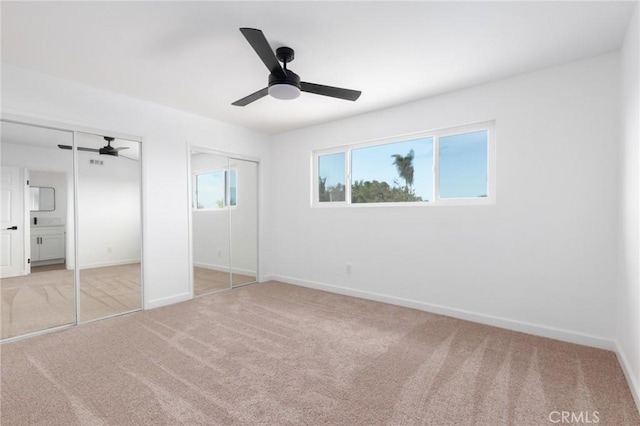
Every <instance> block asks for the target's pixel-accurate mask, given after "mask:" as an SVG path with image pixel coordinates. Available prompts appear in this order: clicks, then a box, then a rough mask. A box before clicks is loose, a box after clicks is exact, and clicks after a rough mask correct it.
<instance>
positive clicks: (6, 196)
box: [0, 167, 26, 278]
mask: <svg viewBox="0 0 640 426" xmlns="http://www.w3.org/2000/svg"><path fill="white" fill-rule="evenodd" d="M1 170H2V172H1V175H2V178H1V179H2V198H1V204H0V210H1V211H0V216H1V222H0V229H1V230H2V233H1V237H0V241H1V242H0V278H8V277H15V276H18V275H23V274H25V268H24V267H25V264H26V262H25V259H26V257H25V247H24V191H25V186H26V182H25V181H24V179H23V178H22V172H21V170H20V169H19V168H17V167H2V168H1Z"/></svg>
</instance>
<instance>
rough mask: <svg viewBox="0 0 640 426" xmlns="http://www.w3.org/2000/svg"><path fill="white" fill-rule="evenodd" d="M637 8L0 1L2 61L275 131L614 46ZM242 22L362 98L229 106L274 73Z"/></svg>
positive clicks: (300, 68) (306, 71)
mask: <svg viewBox="0 0 640 426" xmlns="http://www.w3.org/2000/svg"><path fill="white" fill-rule="evenodd" d="M636 4H637V2H635V1H622V2H615V1H606V2H519V1H517V2H516V1H512V2H478V1H475V2H447V3H445V2H359V1H355V2H331V3H329V2H321V1H314V2H270V1H260V2H43V3H35V2H7V1H2V3H1V7H2V9H1V13H2V45H1V48H2V61H3V62H6V63H11V64H14V65H17V66H21V67H24V68H30V69H34V70H37V71H41V72H43V73H47V74H52V75H55V76H59V77H63V78H66V79H69V80H75V81H78V82H81V83H85V84H87V85H91V86H95V87H99V88H103V89H106V90H110V91H113V92H118V93H121V94H125V95H128V96H131V97H135V98H139V99H144V100H147V101H152V102H155V103H158V104H162V105H167V106H170V107H173V108H177V109H181V110H184V111H189V112H192V113H196V114H199V115H203V116H206V117H211V118H215V119H218V120H222V121H226V122H231V123H235V124H238V125H241V126H244V127H248V128H253V129H256V130H259V131H262V132H265V133H270V134H273V133H279V132H284V131H287V130H291V129H295V128H299V127H305V126H309V125H312V124H317V123H322V122H326V121H330V120H334V119H338V118H342V117H348V116H352V115H356V114H361V113H364V112H368V111H372V110H376V109H380V108H385V107H389V106H393V105H397V104H401V103H405V102H409V101H412V100H416V99H420V98H424V97H428V96H432V95H435V94H438V93H443V92H447V91H451V90H456V89H459V88H463V87H468V86H472V85H475V84H480V83H484V82H488V81H493V80H497V79H500V78H504V77H508V76H512V75H517V74H521V73H524V72H528V71H532V70H535V69H541V68H545V67H549V66H553V65H556V64H561V63H565V62H569V61H574V60H578V59H581V58H586V57H590V56H595V55H599V54H603V53H606V52H611V51H614V50H617V49H618V48H619V47H620V45H621V42H622V39H623V36H624V31H625V29H626V26H627V23H628V21H629V18H630V16H631V12H632V10H633V8H634V7H635V6H636ZM240 27H253V28H259V29H261V30H263V32H264V33H265V35H266V36H267V39H268V40H269V42H270V43H271V45H272V47H273V48H274V49H275V48H277V47H279V46H283V45H287V46H289V47H292V48H293V49H294V50H295V51H296V59H295V60H294V62H293V63H291V65H290V69H292V70H293V71H295V72H296V73H297V74H299V75H300V76H301V78H302V80H304V81H308V82H312V83H319V84H326V85H332V86H339V87H345V88H351V89H357V90H362V92H363V94H362V96H361V97H360V99H359V100H358V101H356V102H349V101H343V100H338V99H331V98H326V97H323V96H317V95H311V94H306V93H303V94H302V95H301V97H300V98H298V99H296V100H294V101H281V100H277V99H273V98H270V97H265V98H263V99H261V100H259V101H257V102H255V103H253V104H251V105H249V106H246V107H235V106H232V105H231V103H232V102H233V101H235V100H237V99H239V98H242V97H244V96H246V95H248V94H250V93H253V92H254V91H256V90H258V89H261V88H263V87H265V86H266V85H267V77H268V71H267V69H266V67H265V66H264V64H263V63H262V62H261V61H260V59H259V58H258V57H257V56H256V54H255V53H254V51H253V50H252V48H251V47H250V46H249V44H248V43H247V41H246V40H245V39H244V37H243V36H242V34H241V33H240V31H238V28H240Z"/></svg>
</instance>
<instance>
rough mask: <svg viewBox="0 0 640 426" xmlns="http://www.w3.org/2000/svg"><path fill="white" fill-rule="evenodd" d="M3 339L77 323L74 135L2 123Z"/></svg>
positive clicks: (0, 279)
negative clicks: (62, 147) (72, 148)
mask: <svg viewBox="0 0 640 426" xmlns="http://www.w3.org/2000/svg"><path fill="white" fill-rule="evenodd" d="M0 126H1V128H2V132H1V138H0V149H1V159H2V160H1V165H0V169H1V171H2V200H1V203H0V204H1V210H2V237H1V238H2V240H1V241H2V245H1V247H0V253H1V258H2V262H1V266H0V298H1V312H2V320H1V327H0V330H1V336H0V337H1V338H2V339H8V338H12V337H16V336H21V335H25V334H29V333H34V332H39V331H42V330H48V329H51V328H56V327H59V326H64V325H69V324H74V323H76V308H75V302H76V291H75V276H74V269H73V259H74V256H75V254H74V251H73V248H74V205H73V200H74V193H73V191H74V183H73V152H72V151H71V150H68V149H60V148H59V145H62V146H68V147H71V146H72V145H73V132H69V131H63V130H58V129H52V128H47V127H40V126H31V125H26V124H21V123H14V122H7V121H3V122H1V123H0Z"/></svg>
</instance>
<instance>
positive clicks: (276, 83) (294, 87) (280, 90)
mask: <svg viewBox="0 0 640 426" xmlns="http://www.w3.org/2000/svg"><path fill="white" fill-rule="evenodd" d="M284 73H285V75H286V76H285V78H283V77H282V76H278V75H274V74H269V94H270V95H271V96H273V97H274V98H278V99H295V98H297V97H298V96H300V76H298V74H296V73H294V72H293V71H289V70H284Z"/></svg>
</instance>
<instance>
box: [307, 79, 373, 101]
mask: <svg viewBox="0 0 640 426" xmlns="http://www.w3.org/2000/svg"><path fill="white" fill-rule="evenodd" d="M300 90H302V91H303V92H307V93H314V94H316V95H323V96H330V97H332V98H339V99H345V100H347V101H355V100H357V99H358V98H359V97H360V95H361V94H362V92H361V91H359V90H351V89H342V88H340V87H333V86H323V85H322V84H314V83H307V82H304V81H302V82H300Z"/></svg>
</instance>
